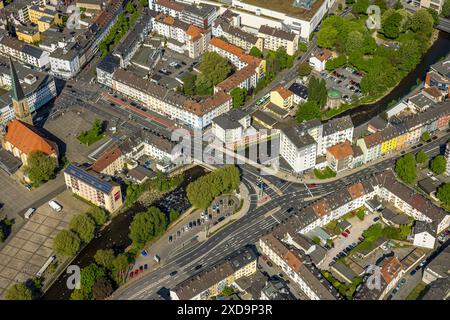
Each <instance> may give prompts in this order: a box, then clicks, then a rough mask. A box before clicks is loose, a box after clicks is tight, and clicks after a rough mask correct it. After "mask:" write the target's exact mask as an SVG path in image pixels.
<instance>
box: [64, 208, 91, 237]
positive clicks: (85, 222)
mask: <svg viewBox="0 0 450 320" xmlns="http://www.w3.org/2000/svg"><path fill="white" fill-rule="evenodd" d="M69 226H70V229H71V230H72V231H74V232H75V233H76V234H78V236H79V237H80V239H81V241H83V242H84V243H89V242H90V241H91V240H92V239H93V238H94V233H95V222H94V221H93V220H92V219H91V218H89V216H88V215H87V214H85V213H80V214H77V215H76V216H74V217H73V218H72V219H71V220H70V223H69Z"/></svg>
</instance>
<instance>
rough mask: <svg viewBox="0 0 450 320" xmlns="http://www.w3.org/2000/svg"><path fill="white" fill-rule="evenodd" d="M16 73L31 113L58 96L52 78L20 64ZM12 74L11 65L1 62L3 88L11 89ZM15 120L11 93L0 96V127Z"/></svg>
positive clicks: (0, 72)
mask: <svg viewBox="0 0 450 320" xmlns="http://www.w3.org/2000/svg"><path fill="white" fill-rule="evenodd" d="M16 71H17V75H18V78H19V81H20V84H21V87H22V90H23V92H24V95H25V97H26V99H27V103H28V107H29V109H30V112H35V111H36V110H38V109H39V108H40V107H42V106H44V105H45V104H46V103H48V102H49V101H51V100H52V99H54V98H55V97H56V96H57V91H56V85H55V79H54V78H53V77H52V76H49V75H48V74H46V73H43V72H39V71H35V70H31V69H28V68H25V67H23V66H21V65H20V64H17V65H16ZM10 73H11V70H10V68H9V65H8V64H7V63H5V62H0V86H1V87H3V88H5V87H8V88H10V87H11V74H10ZM14 118H15V114H14V108H13V105H12V100H11V94H10V92H5V93H4V94H3V95H1V96H0V127H5V126H6V125H7V123H8V122H9V121H11V120H13V119H14Z"/></svg>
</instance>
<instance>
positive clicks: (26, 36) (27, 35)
mask: <svg viewBox="0 0 450 320" xmlns="http://www.w3.org/2000/svg"><path fill="white" fill-rule="evenodd" d="M16 36H17V39H18V40H19V41H23V42H26V43H29V44H33V43H37V42H39V41H40V40H41V34H40V32H39V30H38V29H37V28H34V27H30V26H20V27H17V28H16Z"/></svg>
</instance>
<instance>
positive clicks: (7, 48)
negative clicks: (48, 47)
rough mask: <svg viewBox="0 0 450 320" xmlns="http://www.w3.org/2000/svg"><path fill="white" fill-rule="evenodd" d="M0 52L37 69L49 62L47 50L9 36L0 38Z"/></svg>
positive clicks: (44, 66)
mask: <svg viewBox="0 0 450 320" xmlns="http://www.w3.org/2000/svg"><path fill="white" fill-rule="evenodd" d="M0 53H1V54H2V55H3V56H6V57H8V56H9V57H11V58H13V59H14V60H17V61H20V62H21V63H23V64H26V65H30V66H33V67H36V68H38V69H44V68H46V67H47V66H48V65H49V63H50V60H49V53H48V52H46V51H44V50H41V49H39V48H36V47H34V46H31V45H29V44H26V43H23V42H21V41H19V40H18V39H16V38H12V37H9V36H4V37H3V38H2V39H1V40H0Z"/></svg>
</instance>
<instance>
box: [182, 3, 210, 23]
mask: <svg viewBox="0 0 450 320" xmlns="http://www.w3.org/2000/svg"><path fill="white" fill-rule="evenodd" d="M218 12H219V11H218V8H217V7H216V6H212V5H209V4H203V3H200V4H196V5H186V6H184V9H183V11H182V12H181V16H180V19H181V21H184V22H186V23H189V24H192V25H194V26H197V27H199V28H202V29H208V28H210V27H211V26H212V25H213V23H214V21H216V18H217V15H218Z"/></svg>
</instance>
